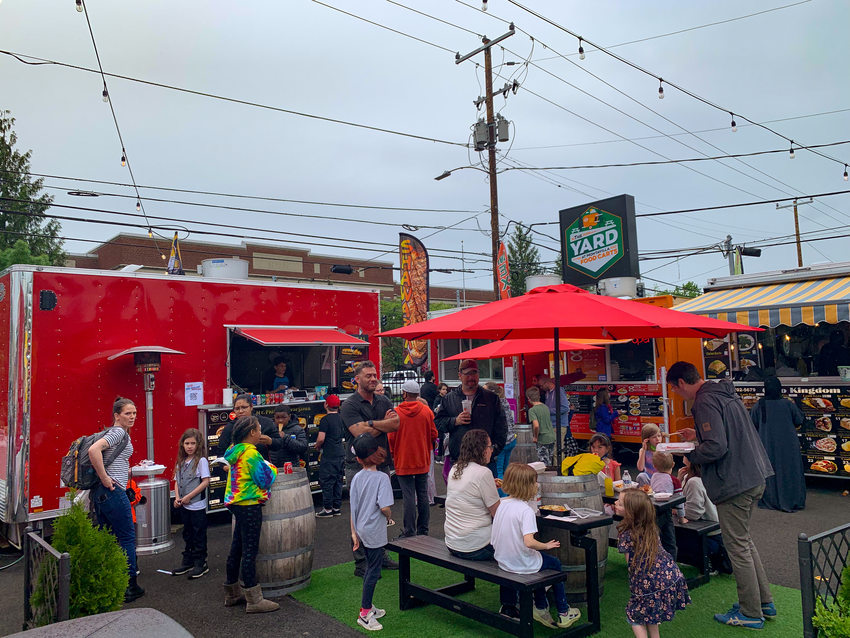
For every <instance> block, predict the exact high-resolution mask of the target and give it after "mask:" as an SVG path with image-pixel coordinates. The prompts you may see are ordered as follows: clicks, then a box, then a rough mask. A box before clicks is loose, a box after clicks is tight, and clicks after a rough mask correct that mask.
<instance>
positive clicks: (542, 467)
mask: <svg viewBox="0 0 850 638" xmlns="http://www.w3.org/2000/svg"><path fill="white" fill-rule="evenodd" d="M528 466H529V467H530V468H531V469H533V470H534V471H535V472H537V473H538V474H542V473H543V472H545V471H546V464H545V463H543V462H541V461H534V463H529V464H528Z"/></svg>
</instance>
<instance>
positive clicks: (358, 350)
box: [336, 335, 369, 392]
mask: <svg viewBox="0 0 850 638" xmlns="http://www.w3.org/2000/svg"><path fill="white" fill-rule="evenodd" d="M352 336H355V337H357V338H358V339H363V340H364V341H365V339H366V336H365V335H352ZM368 359H369V346H368V345H366V344H365V343H364V344H363V345H362V346H339V347H337V360H336V370H337V374H336V379H337V381H336V383H337V385H338V386H339V387H340V388H342V389H343V390H345V391H347V392H353V391H354V389H355V388H356V387H357V386H356V385H355V383H354V366H356V365H357V364H358V363H359V362H360V361H367V360H368Z"/></svg>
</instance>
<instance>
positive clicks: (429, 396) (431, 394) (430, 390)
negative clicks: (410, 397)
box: [419, 370, 440, 410]
mask: <svg viewBox="0 0 850 638" xmlns="http://www.w3.org/2000/svg"><path fill="white" fill-rule="evenodd" d="M438 394H440V391H439V389H438V388H437V384H436V383H434V371H433V370H426V371H425V383H423V384H422V387H421V388H420V389H419V396H421V397H422V398H423V399H425V400H426V401H427V402H428V407H429V408H431V409H432V410H433V409H434V401H436V400H437V395H438Z"/></svg>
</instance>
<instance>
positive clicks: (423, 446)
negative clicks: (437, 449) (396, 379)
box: [387, 401, 439, 476]
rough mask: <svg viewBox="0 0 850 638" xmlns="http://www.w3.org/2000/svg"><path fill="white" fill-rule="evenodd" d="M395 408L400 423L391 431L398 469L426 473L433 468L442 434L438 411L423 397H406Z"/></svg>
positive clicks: (402, 474)
mask: <svg viewBox="0 0 850 638" xmlns="http://www.w3.org/2000/svg"><path fill="white" fill-rule="evenodd" d="M395 411H396V412H397V413H398V418H399V427H398V430H396V431H395V432H390V433H389V434H388V435H387V437H388V438H389V441H390V451H391V452H392V455H393V463H394V464H395V472H396V474H399V475H401V476H406V475H408V474H425V473H426V472H428V471H430V469H431V453H432V452H433V450H434V441H435V440H436V439H437V437H438V436H439V435H438V434H437V427H436V426H435V425H434V413H433V412H431V409H430V408H429V407H428V406H427V405H423V403H422V402H421V401H405V402H404V403H402V404H401V405H399V406H398V407H397V408H396V409H395Z"/></svg>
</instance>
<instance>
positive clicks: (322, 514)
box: [316, 509, 334, 518]
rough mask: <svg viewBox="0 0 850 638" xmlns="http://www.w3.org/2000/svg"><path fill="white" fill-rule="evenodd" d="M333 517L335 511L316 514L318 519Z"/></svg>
mask: <svg viewBox="0 0 850 638" xmlns="http://www.w3.org/2000/svg"><path fill="white" fill-rule="evenodd" d="M333 515H334V513H333V510H324V509H323V510H320V511H318V512H316V518H330V517H331V516H333Z"/></svg>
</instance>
